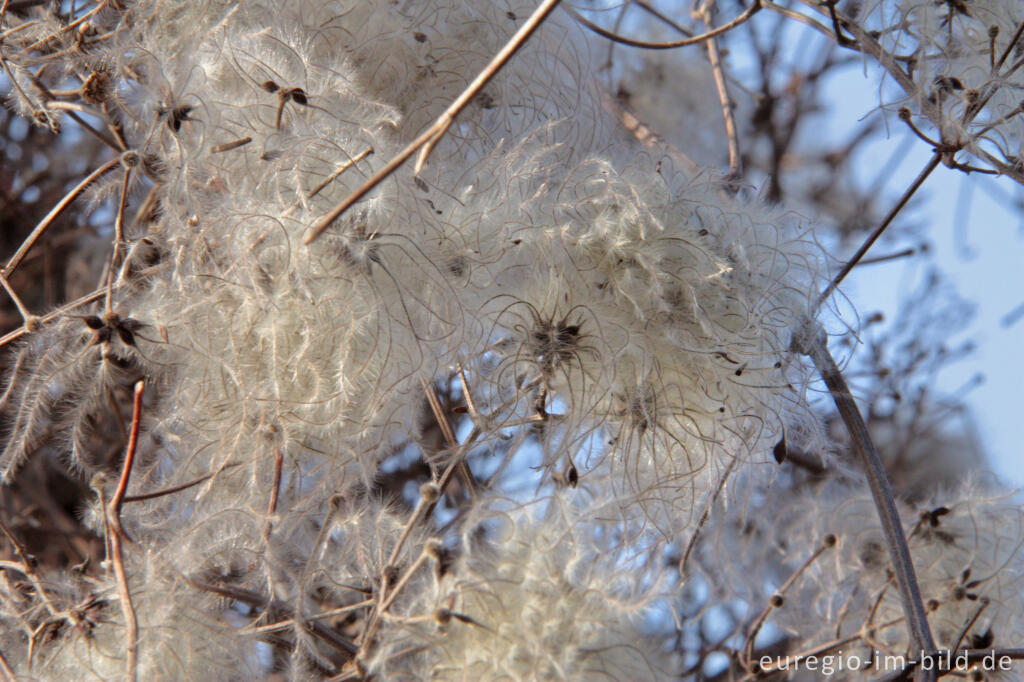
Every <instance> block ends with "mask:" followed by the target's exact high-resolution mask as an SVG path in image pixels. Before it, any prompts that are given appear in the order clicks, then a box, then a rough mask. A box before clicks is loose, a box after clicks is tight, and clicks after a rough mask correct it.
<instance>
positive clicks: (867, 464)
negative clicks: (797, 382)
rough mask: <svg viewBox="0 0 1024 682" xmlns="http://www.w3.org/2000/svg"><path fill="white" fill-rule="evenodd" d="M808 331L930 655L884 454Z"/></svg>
mask: <svg viewBox="0 0 1024 682" xmlns="http://www.w3.org/2000/svg"><path fill="white" fill-rule="evenodd" d="M805 333H806V334H807V336H806V337H805V338H804V339H803V340H802V342H803V348H801V350H802V351H803V352H805V353H806V354H807V355H809V356H810V357H811V359H812V360H813V361H814V364H815V366H816V367H817V368H818V372H819V373H820V374H821V378H822V379H823V380H824V381H825V385H826V386H828V389H829V392H830V393H831V394H832V399H833V400H834V401H835V403H836V408H837V409H838V410H839V415H840V417H841V418H842V420H843V423H844V424H845V425H846V428H847V430H848V431H849V433H850V437H851V439H852V440H853V445H854V450H855V451H856V452H857V455H858V456H859V457H860V460H861V463H862V465H863V466H864V473H865V475H866V477H867V480H868V485H869V486H870V488H871V496H872V497H873V498H874V501H875V507H876V509H877V510H878V515H879V517H880V519H881V521H882V530H883V531H884V533H885V537H886V541H887V543H888V546H889V555H890V557H891V559H892V563H893V569H894V571H895V573H896V584H897V586H898V587H899V590H900V596H901V597H902V598H903V610H904V613H905V614H906V617H907V622H908V624H909V626H910V635H911V637H912V639H913V641H914V645H915V646H916V647H917V649H918V651H922V652H924V653H925V654H926V655H931V654H933V653H934V652H935V651H936V649H935V641H934V639H933V638H932V633H931V628H930V627H929V625H928V616H927V615H926V613H925V609H924V603H923V602H922V600H921V590H920V588H919V587H918V584H917V575H916V574H915V572H914V564H913V560H912V559H911V556H910V548H909V547H908V546H907V538H906V535H905V534H904V532H903V525H902V522H901V521H900V515H899V511H898V510H897V509H896V501H895V498H894V496H893V492H892V486H890V485H889V478H888V476H886V473H885V466H884V465H883V464H882V458H881V456H880V455H879V454H878V450H876V449H875V444H874V442H873V441H872V440H871V434H870V432H869V431H868V427H867V425H866V424H865V423H864V419H863V418H862V417H861V414H860V410H859V409H858V408H857V403H856V402H854V399H853V394H852V393H851V392H850V387H849V386H848V385H847V384H846V380H845V379H844V378H843V374H842V372H841V371H840V370H839V367H838V365H836V361H835V359H834V358H833V357H832V354H831V353H830V352H829V350H828V346H827V341H826V337H825V334H824V331H823V330H821V328H820V326H817V325H815V329H814V330H813V331H811V330H808V331H807V332H805ZM921 672H922V673H923V674H924V678H923V679H925V680H934V679H935V677H934V671H925V670H922V671H921Z"/></svg>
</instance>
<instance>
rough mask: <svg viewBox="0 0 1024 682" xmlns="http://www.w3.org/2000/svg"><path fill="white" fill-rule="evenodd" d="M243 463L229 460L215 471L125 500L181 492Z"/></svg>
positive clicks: (130, 500)
mask: <svg viewBox="0 0 1024 682" xmlns="http://www.w3.org/2000/svg"><path fill="white" fill-rule="evenodd" d="M241 464H242V463H241V462H229V463H228V464H225V465H224V466H222V467H221V468H220V469H218V470H217V471H214V472H211V473H208V474H203V475H202V476H198V477H196V478H193V479H192V480H191V481H187V482H185V483H181V484H178V485H174V486H170V487H167V488H161V489H160V490H154V491H153V492H150V493H140V494H138V495H125V498H124V501H125V502H143V501H145V500H152V499H155V498H157V497H163V496H165V495H173V494H174V493H180V492H181V491H182V490H188V489H189V488H193V487H195V486H197V485H199V484H200V483H203V482H205V481H208V480H210V479H211V478H213V477H214V476H216V475H217V474H219V473H220V472H221V471H224V470H226V469H230V468H232V467H236V466H239V465H241Z"/></svg>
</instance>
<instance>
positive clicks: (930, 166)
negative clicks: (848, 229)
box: [816, 151, 942, 308]
mask: <svg viewBox="0 0 1024 682" xmlns="http://www.w3.org/2000/svg"><path fill="white" fill-rule="evenodd" d="M941 161H942V152H938V151H937V152H935V153H934V154H932V158H931V159H930V160H929V161H928V163H927V164H925V167H924V168H923V169H921V172H920V173H918V174H917V177H916V178H915V179H914V182H912V183H911V184H910V187H908V188H907V191H905V192H904V193H903V196H901V197H900V199H899V201H897V202H896V205H895V206H893V207H892V210H890V211H889V213H888V214H886V216H885V218H883V219H882V222H881V223H879V224H878V227H876V228H875V229H874V231H872V233H871V234H870V235H868V237H867V239H865V240H864V243H863V244H861V245H860V248H859V249H857V253H855V254H853V256H852V257H851V258H850V260H849V261H847V262H846V265H844V266H843V269H842V270H840V271H839V273H838V274H837V275H836V276H835V277H833V278H832V281H831V282H829V285H828V286H827V287H825V290H824V291H822V292H821V295H820V296H819V297H818V304H817V306H816V307H817V308H820V307H821V305H822V304H823V303H824V302H825V301H826V300H828V297H829V296H831V295H832V292H834V291H835V290H836V287H838V286H839V284H840V282H842V281H843V280H844V279H845V278H846V276H847V275H848V274H850V271H851V270H853V268H854V267H856V265H857V263H858V262H860V259H861V258H863V257H864V254H866V253H867V252H868V249H870V248H871V246H872V245H873V244H874V243H875V242H876V241H877V240H878V238H879V237H881V236H882V233H883V232H885V229H886V228H887V227H889V224H890V223H892V221H893V220H894V219H895V218H896V216H897V215H899V212H900V211H902V210H903V207H904V206H906V205H907V202H908V201H910V198H911V197H912V196H914V192H916V191H917V190H918V188H920V187H921V185H922V184H924V181H925V180H927V179H928V176H929V175H931V174H932V171H933V170H935V169H936V168H938V166H939V163H940V162H941Z"/></svg>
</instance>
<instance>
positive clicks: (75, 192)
mask: <svg viewBox="0 0 1024 682" xmlns="http://www.w3.org/2000/svg"><path fill="white" fill-rule="evenodd" d="M119 163H121V157H120V156H115V157H114V158H112V159H110V160H109V161H107V162H106V163H105V164H103V165H102V166H100V167H99V168H97V169H96V170H94V171H93V172H92V173H89V175H88V176H86V178H85V180H82V181H81V182H80V183H78V184H77V185H76V186H75V188H74V189H72V190H71V191H70V192H68V193H67V194H65V195H64V198H63V199H61V200H60V201H59V202H57V205H56V206H54V207H53V208H52V209H51V210H50V212H49V213H47V214H46V216H45V217H43V219H42V220H40V221H39V224H38V225H36V226H35V229H33V230H32V232H31V234H29V236H28V237H26V238H25V241H24V242H22V244H21V246H20V247H18V250H17V251H15V252H14V255H13V256H11V259H10V260H9V261H7V265H5V266H4V267H3V269H2V270H0V272H2V273H3V274H4V275H5V276H10V274H11V273H13V272H14V270H15V268H17V267H18V264H19V263H21V261H22V259H23V258H24V257H25V254H26V253H28V250H29V249H31V248H32V245H33V244H35V243H36V240H38V239H39V237H40V236H41V235H42V234H43V232H45V231H46V228H48V227H49V226H50V225H51V224H53V221H54V220H56V219H57V218H58V217H59V216H60V215H61V214H62V213H63V212H64V211H65V210H66V209H67V207H68V206H70V205H71V202H73V201H74V200H75V199H77V198H78V196H79V195H80V194H82V192H84V191H85V190H86V189H87V188H88V187H89V185H91V184H92V183H94V182H96V181H97V180H98V179H100V178H101V177H102V176H104V175H106V174H107V173H109V172H110V171H112V170H114V168H116V167H117V165H118V164H119Z"/></svg>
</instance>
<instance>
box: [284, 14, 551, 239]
mask: <svg viewBox="0 0 1024 682" xmlns="http://www.w3.org/2000/svg"><path fill="white" fill-rule="evenodd" d="M559 2H560V0H544V1H543V2H542V3H541V4H540V6H539V7H537V9H536V10H534V12H533V14H531V15H530V18H529V19H527V21H526V23H525V24H523V25H522V27H521V28H520V29H519V30H518V31H516V33H515V35H514V36H512V38H511V39H510V40H509V41H508V42H507V43H505V46H504V47H503V48H501V51H499V52H498V54H496V55H495V56H494V58H493V59H491V61H490V62H489V63H488V64H487V66H486V67H484V69H483V70H482V71H481V72H480V73H479V74H478V75H477V77H476V78H475V79H473V82H472V83H470V84H469V87H467V88H466V89H465V90H464V91H463V92H462V94H461V95H459V97H458V99H456V100H455V101H454V102H452V104H451V105H450V106H449V107H448V108H447V109H445V111H444V113H443V114H441V116H440V117H439V118H438V119H437V120H436V121H435V122H434V123H433V125H431V126H430V127H429V128H427V129H426V130H424V131H423V132H422V133H420V135H419V137H417V138H416V139H415V140H413V141H412V142H410V143H409V145H408V146H407V147H406V148H405V149H403V150H402V151H401V152H399V153H398V155H397V156H395V158H393V159H391V161H389V162H388V163H387V164H386V165H385V166H384V167H383V168H381V169H380V170H379V171H377V172H376V173H374V174H373V175H372V176H371V177H370V178H369V179H368V180H367V181H366V182H364V183H363V184H362V185H360V186H359V188H358V189H356V191H354V192H352V194H350V195H348V196H347V197H346V198H345V199H344V200H343V201H342V202H341V203H340V204H338V205H337V206H336V207H334V209H332V210H331V211H330V212H329V213H328V214H327V215H325V216H324V217H323V218H321V219H320V220H318V221H316V222H315V223H314V224H313V225H312V226H311V227H310V229H309V232H308V233H307V234H306V236H305V238H304V239H303V240H302V241H303V243H305V244H311V243H312V242H313V241H314V240H316V238H317V237H319V236H320V235H321V234H323V232H324V230H326V229H327V228H328V227H330V226H331V223H333V222H334V221H335V220H337V219H338V217H339V216H340V215H341V214H342V213H344V212H345V211H346V210H348V208H349V207H350V206H352V204H354V203H356V202H357V201H359V200H360V199H361V198H363V196H365V195H366V193H367V192H369V191H370V190H371V189H373V188H374V187H376V186H377V185H378V184H380V183H381V181H383V180H384V179H386V178H387V177H388V176H390V175H391V174H392V173H394V172H395V171H396V170H398V168H399V167H400V166H402V164H404V163H405V162H406V161H408V160H409V158H410V157H411V156H412V155H413V154H415V153H416V152H417V151H420V150H422V152H421V154H420V157H419V159H417V161H416V168H415V172H416V173H419V171H420V168H422V167H423V164H424V163H425V162H426V159H427V155H428V154H429V153H430V150H431V149H432V148H433V146H434V145H435V144H436V143H437V141H438V140H439V139H441V137H442V136H443V135H444V133H445V131H447V130H448V127H449V126H450V125H451V124H452V121H454V120H455V117H456V116H457V115H458V114H459V112H461V111H462V109H463V108H465V106H466V105H467V104H469V102H470V101H471V100H472V99H473V98H474V97H476V95H477V93H479V92H480V91H481V90H482V89H483V88H484V86H485V85H487V83H488V82H490V80H491V79H492V78H494V76H495V75H496V74H497V73H498V71H500V70H501V68H502V67H503V66H504V65H505V64H506V63H507V62H508V60H509V59H511V58H512V56H513V55H514V54H515V53H516V52H517V51H518V50H519V48H521V47H522V46H523V45H524V44H525V43H526V41H527V40H528V39H529V37H530V36H531V35H533V33H534V31H536V30H537V28H538V27H539V26H540V25H541V24H542V23H543V22H544V20H545V19H546V18H547V17H548V15H549V14H551V12H552V11H553V10H554V9H555V7H557V6H558V3H559Z"/></svg>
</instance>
